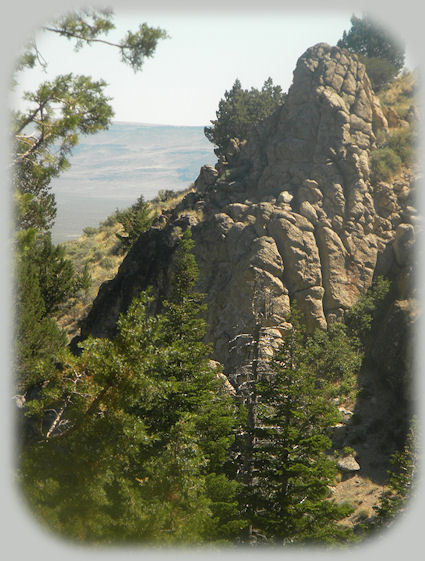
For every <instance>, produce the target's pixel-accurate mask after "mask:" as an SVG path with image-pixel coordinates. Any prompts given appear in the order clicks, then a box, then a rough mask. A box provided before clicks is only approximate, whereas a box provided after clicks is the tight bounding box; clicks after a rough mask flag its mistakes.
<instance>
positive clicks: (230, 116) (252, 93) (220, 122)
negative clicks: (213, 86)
mask: <svg viewBox="0 0 425 561" xmlns="http://www.w3.org/2000/svg"><path fill="white" fill-rule="evenodd" d="M285 97H286V95H285V94H284V93H283V92H282V89H281V87H280V86H274V85H273V80H272V79H271V78H268V79H267V80H266V81H265V82H264V84H263V87H262V88H261V90H258V89H256V88H251V89H250V90H244V89H242V85H241V82H240V81H239V80H238V79H236V80H235V83H234V84H233V86H232V89H231V90H229V91H226V92H225V93H224V98H223V99H221V100H220V102H219V104H218V110H217V112H216V116H217V119H216V120H214V121H211V124H212V126H211V127H205V128H204V133H205V136H206V137H207V138H208V140H209V141H210V142H212V143H213V144H214V145H215V146H217V149H216V154H217V155H221V154H223V153H224V151H225V150H226V147H227V145H228V143H229V140H230V139H231V138H238V139H239V140H240V141H242V140H245V139H247V138H248V134H249V131H250V130H251V129H253V128H254V127H255V126H256V125H258V124H259V123H260V122H261V121H263V120H264V119H266V118H267V117H268V116H269V115H271V114H272V113H273V112H274V111H275V109H277V107H279V106H280V105H282V104H283V103H284V101H285Z"/></svg>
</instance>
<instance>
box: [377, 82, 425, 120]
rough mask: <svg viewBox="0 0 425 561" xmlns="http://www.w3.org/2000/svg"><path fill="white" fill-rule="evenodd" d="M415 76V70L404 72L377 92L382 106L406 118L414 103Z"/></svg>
mask: <svg viewBox="0 0 425 561" xmlns="http://www.w3.org/2000/svg"><path fill="white" fill-rule="evenodd" d="M416 83H417V76H416V73H415V72H405V73H403V74H402V75H401V76H400V77H399V78H397V79H396V80H394V82H393V83H392V84H391V85H390V86H389V87H388V88H387V89H386V90H384V91H382V92H381V93H380V94H379V100H380V102H381V104H382V105H383V106H387V107H391V108H392V109H394V111H396V113H398V115H399V116H400V117H401V118H402V119H407V117H408V115H409V112H410V111H411V110H412V107H413V106H414V105H415V90H416Z"/></svg>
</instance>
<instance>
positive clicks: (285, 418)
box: [241, 315, 352, 545]
mask: <svg viewBox="0 0 425 561" xmlns="http://www.w3.org/2000/svg"><path fill="white" fill-rule="evenodd" d="M291 322H292V326H293V327H292V328H291V329H289V330H287V331H286V332H285V334H284V336H283V343H282V347H281V349H280V351H279V352H278V353H277V354H276V355H275V357H274V359H273V362H272V364H271V367H270V372H269V373H268V374H267V375H265V376H264V375H263V377H262V380H261V381H260V382H259V383H258V384H257V389H256V394H257V425H256V428H255V431H254V433H255V451H254V459H253V463H254V471H253V475H254V478H253V482H252V485H248V486H246V487H245V489H244V492H243V493H242V496H241V500H242V502H243V503H244V504H245V505H247V506H248V508H247V509H246V510H247V512H248V513H249V514H250V518H251V519H250V523H251V524H252V527H253V535H254V536H255V538H256V540H257V542H259V543H262V542H266V543H275V544H281V545H283V544H290V543H295V542H302V543H307V542H318V543H333V542H337V541H344V540H348V539H350V538H351V536H352V533H351V531H350V530H349V529H346V528H343V527H342V526H340V525H338V524H337V521H338V520H340V519H341V518H344V517H345V516H346V515H347V514H348V513H349V512H350V507H349V506H347V505H338V504H336V503H335V502H334V501H332V500H330V499H329V485H331V484H332V481H333V478H334V476H335V474H336V467H335V462H334V461H333V460H332V459H331V458H330V457H328V454H327V452H328V451H329V450H330V448H331V440H330V427H331V426H332V425H334V424H335V423H337V422H338V420H339V413H338V410H337V409H336V406H335V405H334V404H333V403H332V401H331V400H329V395H328V394H327V392H326V388H324V383H323V380H321V379H320V378H319V376H318V372H317V371H316V370H315V368H314V367H312V364H311V358H310V356H309V354H308V348H306V347H308V346H307V345H306V335H305V330H304V328H303V326H302V324H301V323H300V322H299V320H298V319H297V317H296V316H295V315H293V316H292V318H291ZM324 374H325V373H323V372H322V373H321V375H322V376H324Z"/></svg>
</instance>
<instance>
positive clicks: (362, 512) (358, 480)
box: [332, 474, 385, 526]
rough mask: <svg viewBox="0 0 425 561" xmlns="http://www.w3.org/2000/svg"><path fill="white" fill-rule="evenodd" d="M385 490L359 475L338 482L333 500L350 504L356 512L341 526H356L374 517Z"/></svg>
mask: <svg viewBox="0 0 425 561" xmlns="http://www.w3.org/2000/svg"><path fill="white" fill-rule="evenodd" d="M384 489H385V487H383V486H382V485H379V484H377V483H374V482H373V481H371V480H370V479H369V478H367V477H362V476H361V475H358V474H356V475H354V476H353V477H351V478H349V479H345V480H344V481H338V482H336V484H335V486H334V487H333V488H332V498H333V499H335V501H336V502H337V503H344V502H348V503H350V504H351V505H352V506H353V508H354V512H353V513H352V514H350V516H347V518H344V520H342V521H341V524H342V525H344V526H356V525H357V524H359V523H362V522H365V520H367V519H368V518H370V517H372V516H374V510H373V507H374V505H376V504H378V500H379V497H380V495H381V494H382V492H383V491H384Z"/></svg>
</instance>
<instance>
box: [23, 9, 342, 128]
mask: <svg viewBox="0 0 425 561" xmlns="http://www.w3.org/2000/svg"><path fill="white" fill-rule="evenodd" d="M115 16H116V17H115V22H116V24H117V30H116V31H114V32H113V33H110V34H109V35H108V39H110V40H114V39H118V38H119V37H121V36H122V35H123V34H124V32H125V31H126V30H127V29H132V30H135V29H136V28H137V27H138V25H139V24H140V23H142V22H144V21H146V22H147V23H148V24H149V25H152V26H155V27H157V26H158V27H161V28H163V29H165V30H166V31H167V33H168V34H169V35H170V38H169V39H166V40H162V41H160V42H159V44H158V48H157V51H156V54H155V55H154V57H153V58H152V59H149V60H147V61H146V62H145V65H144V68H143V70H142V72H140V73H137V74H135V73H134V72H133V71H132V70H131V69H130V68H129V67H127V66H125V65H124V64H122V63H121V62H120V57H119V53H118V51H116V50H115V49H113V48H110V47H106V46H104V45H93V46H91V47H86V48H83V49H82V50H81V51H79V52H77V53H76V52H74V50H73V47H72V43H70V42H68V41H67V40H66V39H63V38H59V37H58V36H57V35H55V34H51V33H40V32H39V33H38V34H37V35H36V37H37V44H38V47H39V50H40V52H41V53H42V55H43V56H44V58H45V59H46V60H47V61H48V64H49V72H48V74H47V75H46V74H42V73H41V72H40V71H26V72H25V74H23V75H21V79H20V82H21V83H20V87H19V88H18V89H17V90H16V95H15V98H14V99H17V98H18V97H19V93H20V92H22V90H23V89H24V90H25V89H31V90H33V89H34V86H35V85H36V84H37V83H38V82H39V81H41V80H42V79H46V78H49V77H53V76H55V75H57V74H59V73H67V72H75V73H84V74H89V75H91V76H93V77H95V78H103V79H104V80H105V81H106V82H107V83H108V84H109V86H108V88H107V90H106V91H107V94H108V95H110V96H111V97H112V98H113V102H112V104H113V107H114V110H115V120H117V121H133V122H143V123H155V124H156V123H157V124H172V125H206V124H209V121H210V120H211V119H214V118H215V111H216V109H217V106H218V102H219V100H220V99H221V98H222V97H223V94H224V91H225V90H228V89H230V88H231V86H232V84H233V82H234V80H235V78H239V79H240V80H241V82H242V86H243V87H245V88H249V87H251V86H254V87H257V88H260V87H261V86H262V84H263V83H264V81H265V80H266V79H267V78H268V77H269V76H271V77H272V79H273V81H274V83H275V84H279V85H281V87H282V88H283V89H284V90H285V91H286V90H287V89H288V88H289V86H290V84H291V82H292V72H293V70H294V68H295V64H296V61H297V59H298V58H299V56H300V55H302V54H303V52H304V51H305V50H306V49H307V48H308V47H310V46H312V45H314V44H315V43H318V42H321V41H323V42H327V43H330V44H336V42H337V41H338V39H340V38H341V36H342V33H343V31H344V30H348V29H349V28H350V17H351V12H346V11H343V12H338V11H328V12H327V11H323V10H322V11H320V12H317V13H314V12H309V13H308V15H307V14H306V13H305V12H300V13H298V14H297V13H295V12H285V11H284V10H282V11H268V12H264V13H262V12H257V13H254V14H253V13H252V12H248V13H247V14H246V15H243V14H240V13H239V14H238V13H237V12H233V13H232V12H231V13H230V14H228V15H226V16H225V17H223V14H222V13H220V14H218V13H215V12H211V13H205V12H203V13H199V14H191V13H190V12H189V13H185V12H181V13H180V14H179V13H174V14H173V13H169V12H168V13H167V12H157V13H155V12H154V11H150V12H142V11H140V12H137V11H131V12H125V13H119V12H118V11H117V10H116V11H115Z"/></svg>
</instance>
